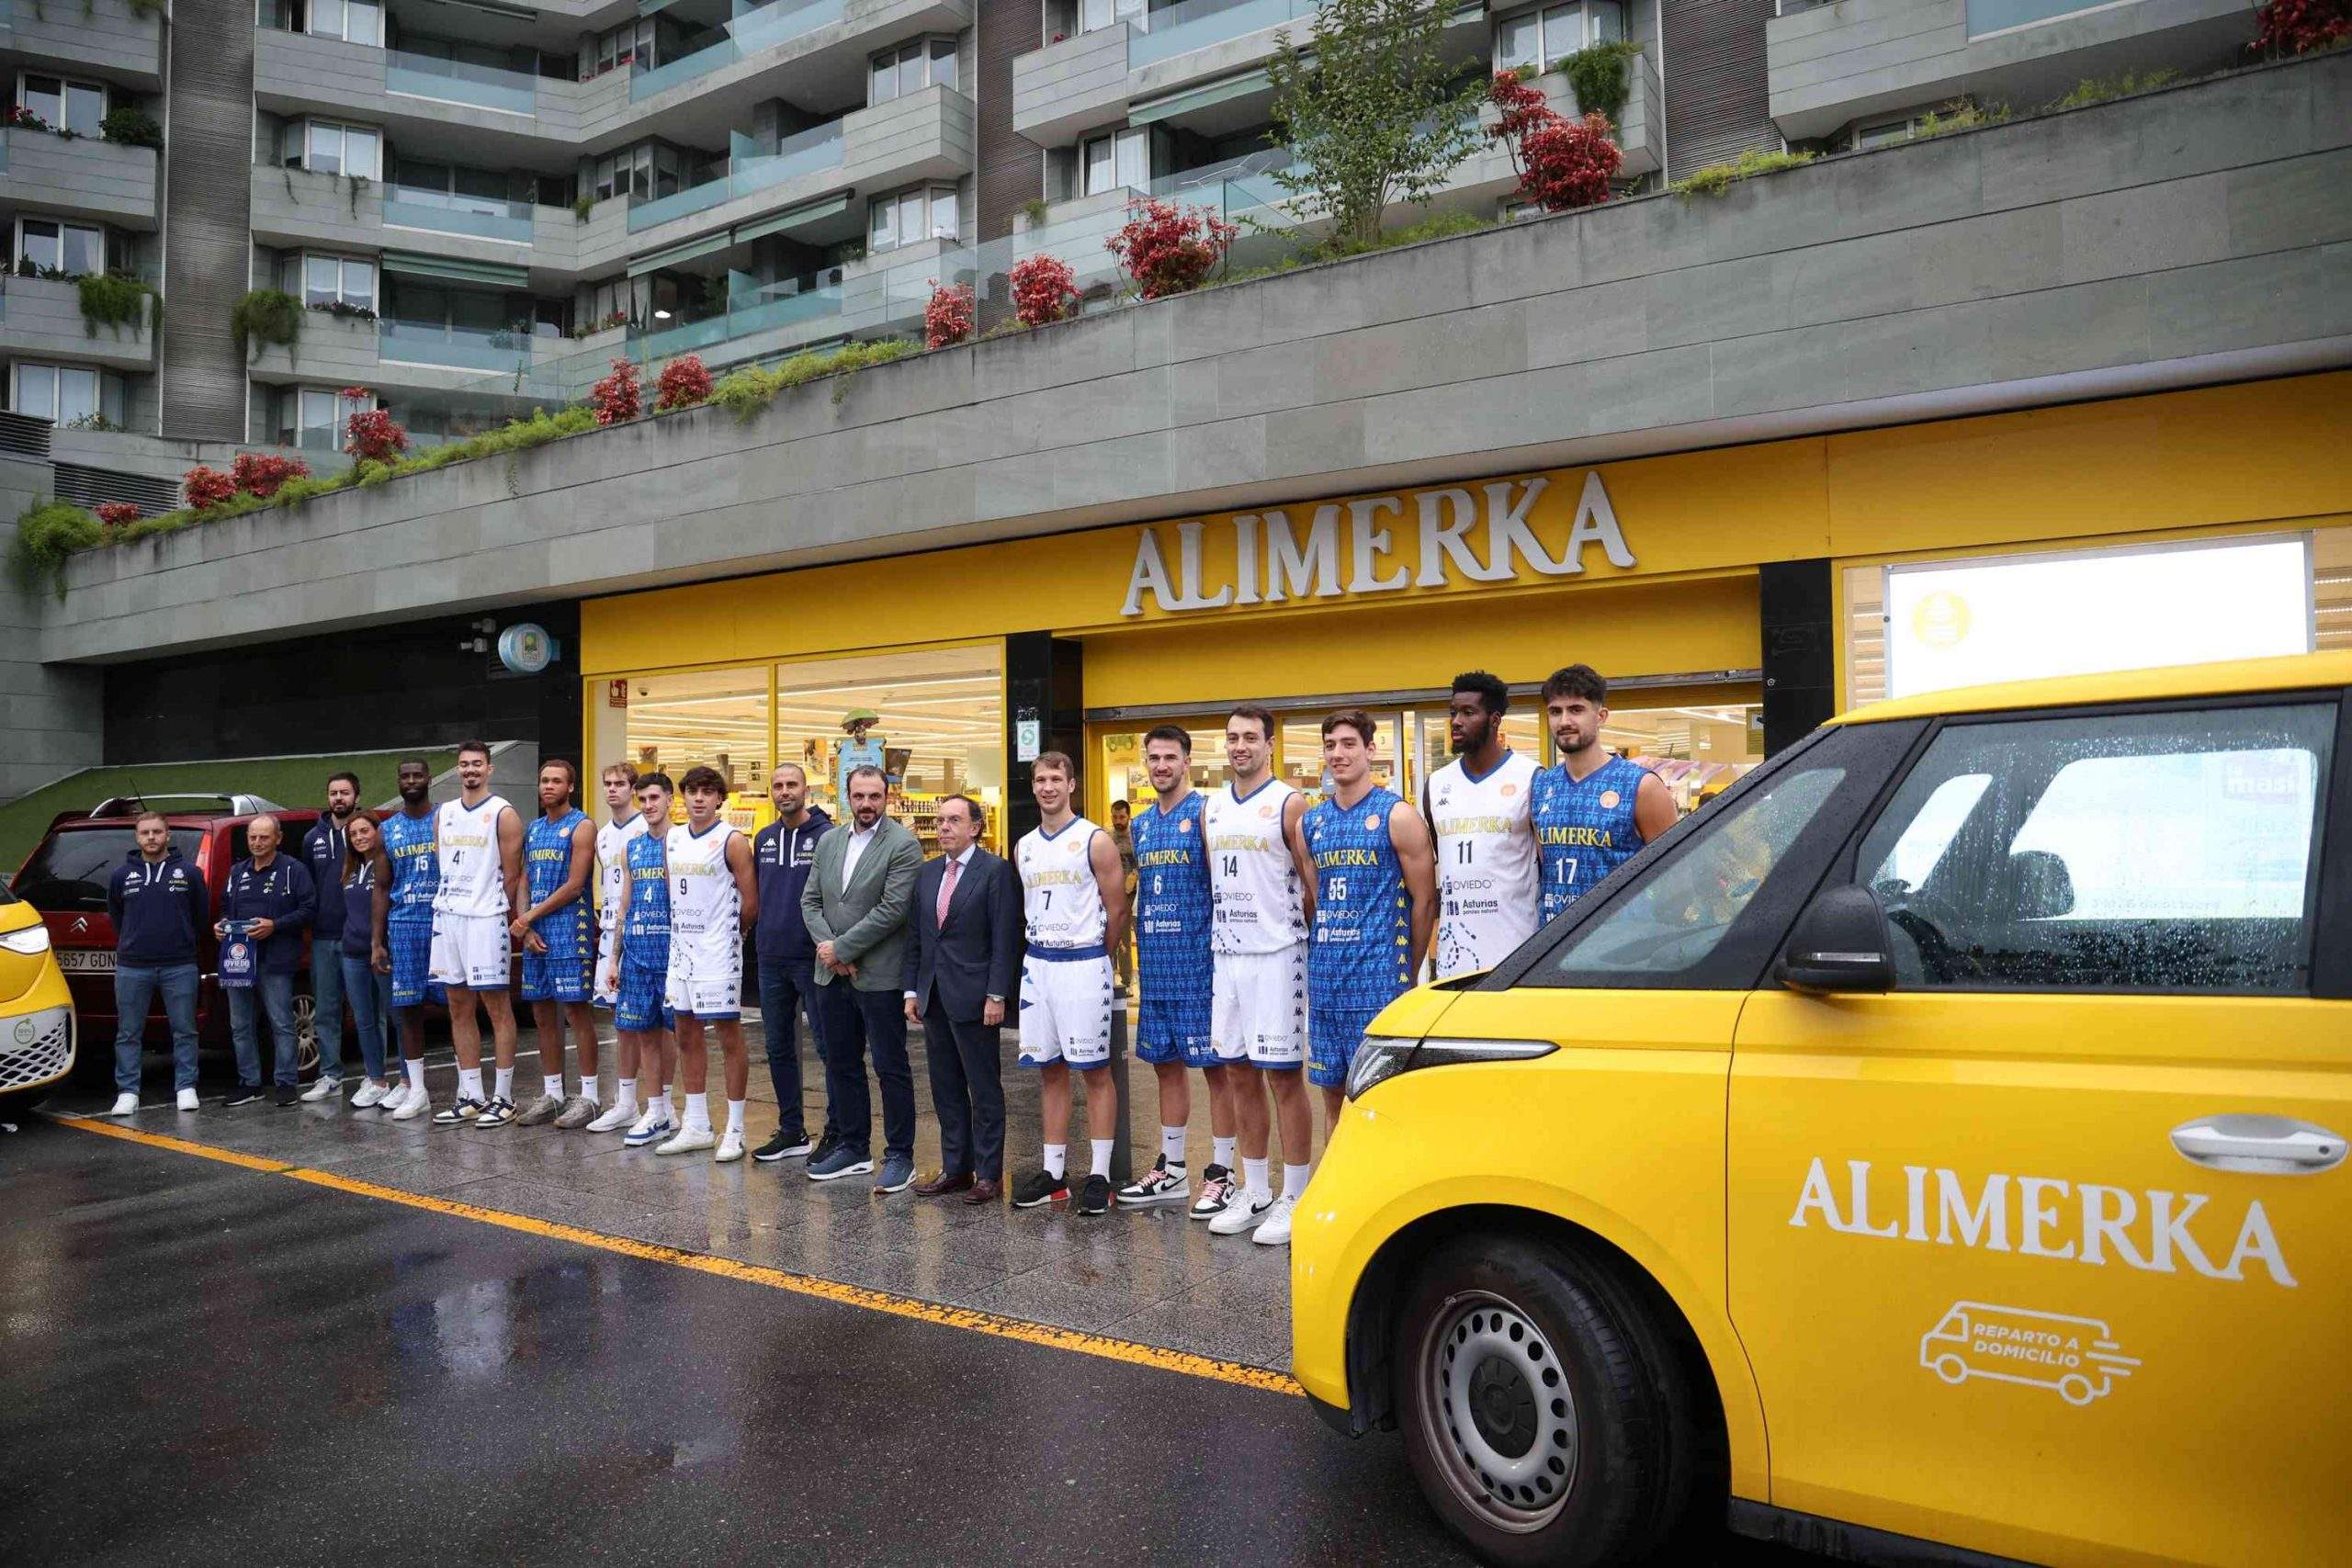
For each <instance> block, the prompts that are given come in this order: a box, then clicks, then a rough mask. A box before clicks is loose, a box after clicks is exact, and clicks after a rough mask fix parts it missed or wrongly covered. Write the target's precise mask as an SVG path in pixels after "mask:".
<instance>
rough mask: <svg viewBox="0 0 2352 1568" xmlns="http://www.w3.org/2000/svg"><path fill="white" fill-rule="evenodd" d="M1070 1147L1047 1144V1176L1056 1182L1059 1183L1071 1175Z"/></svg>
mask: <svg viewBox="0 0 2352 1568" xmlns="http://www.w3.org/2000/svg"><path fill="white" fill-rule="evenodd" d="M1068 1173H1069V1145H1068V1144H1047V1145H1046V1175H1047V1176H1050V1177H1052V1178H1053V1179H1055V1180H1056V1181H1059V1180H1060V1179H1062V1178H1063V1177H1064V1176H1065V1175H1067V1174H1068Z"/></svg>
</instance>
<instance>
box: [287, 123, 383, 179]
mask: <svg viewBox="0 0 2352 1568" xmlns="http://www.w3.org/2000/svg"><path fill="white" fill-rule="evenodd" d="M284 148H285V151H284V154H283V158H282V161H283V162H284V164H286V166H287V167H288V168H289V169H308V170H310V171H311V173H313V174H320V175H356V176H357V177H358V178H361V179H368V180H372V179H376V178H378V177H379V176H380V175H382V173H383V161H384V138H383V133H382V132H381V131H379V130H373V129H371V128H369V127H368V126H361V125H344V124H339V123H337V122H336V121H334V120H326V119H307V118H305V119H290V120H288V121H287V122H286V141H285V143H284Z"/></svg>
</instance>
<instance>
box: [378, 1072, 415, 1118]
mask: <svg viewBox="0 0 2352 1568" xmlns="http://www.w3.org/2000/svg"><path fill="white" fill-rule="evenodd" d="M408 1097H409V1087H408V1079H407V1078H406V1077H399V1078H395V1079H393V1080H392V1087H391V1088H390V1089H386V1090H385V1091H384V1098H383V1099H381V1100H378V1101H377V1102H376V1109H377V1110H379V1111H382V1112H383V1113H384V1114H385V1115H387V1116H390V1115H393V1114H396V1113H397V1112H398V1111H399V1110H400V1108H401V1106H403V1105H406V1104H407V1103H408Z"/></svg>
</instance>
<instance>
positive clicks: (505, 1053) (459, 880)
mask: <svg viewBox="0 0 2352 1568" xmlns="http://www.w3.org/2000/svg"><path fill="white" fill-rule="evenodd" d="M433 839H434V851H435V856H436V857H437V858H438V860H439V862H440V866H441V882H440V886H439V887H438V889H437V890H436V891H435V893H434V895H433V969H432V974H433V978H434V979H435V981H436V982H438V983H439V984H440V985H441V986H442V987H443V988H444V989H446V990H447V992H448V996H449V1039H450V1043H452V1044H453V1045H455V1046H456V1047H457V1051H458V1098H457V1101H456V1102H455V1103H454V1104H452V1105H451V1106H450V1107H449V1108H448V1109H447V1110H446V1111H438V1112H436V1113H435V1115H434V1118H433V1121H434V1123H435V1125H436V1126H442V1127H457V1126H462V1125H463V1124H465V1123H466V1122H472V1123H473V1124H474V1125H475V1126H477V1127H503V1126H505V1125H506V1123H508V1122H512V1121H514V1120H515V1006H514V1003H513V1002H512V1000H510V999H509V998H508V996H507V994H506V983H507V980H508V977H509V976H510V974H511V972H512V971H511V966H510V964H509V960H508V947H507V941H508V938H507V925H506V923H507V916H508V912H509V911H510V910H513V909H515V908H518V907H520V905H521V904H522V902H523V818H521V817H520V816H518V815H516V813H515V808H514V807H512V806H509V805H508V804H507V803H506V801H505V799H504V798H503V796H500V795H492V794H491V793H490V748H489V747H487V746H485V745H483V744H482V743H481V741H479V740H469V741H466V742H465V743H464V744H462V745H460V746H459V747H458V798H457V799H455V800H445V801H443V802H442V803H441V807H440V809H439V810H438V811H437V812H435V814H434V821H433ZM477 998H479V999H480V1000H481V1006H482V1010H483V1011H485V1012H487V1013H489V1014H490V1029H491V1035H492V1041H493V1042H494V1043H495V1045H496V1049H497V1053H498V1081H497V1087H496V1089H495V1091H494V1092H492V1094H491V1095H490V1097H489V1098H488V1100H487V1101H485V1100H484V1098H483V1095H482V1083H481V1026H480V1024H479V1023H478V1022H477V1021H476V1020H475V1017H474V1002H475V1000H476V999H477Z"/></svg>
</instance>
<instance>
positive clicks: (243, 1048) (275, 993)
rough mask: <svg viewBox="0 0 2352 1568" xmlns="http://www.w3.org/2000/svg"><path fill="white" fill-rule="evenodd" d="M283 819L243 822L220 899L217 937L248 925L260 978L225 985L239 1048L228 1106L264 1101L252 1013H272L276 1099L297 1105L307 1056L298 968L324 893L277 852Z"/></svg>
mask: <svg viewBox="0 0 2352 1568" xmlns="http://www.w3.org/2000/svg"><path fill="white" fill-rule="evenodd" d="M280 836H281V835H280V834H279V832H278V828H277V818H275V817H272V816H269V815H268V814H267V813H264V814H263V815H261V816H259V817H256V818H254V819H253V820H252V821H251V822H249V823H247V824H246V825H245V847H246V848H247V849H249V850H250V851H252V854H251V856H250V857H249V858H248V859H245V860H241V861H239V862H238V863H236V864H235V865H234V866H233V867H232V868H231V869H230V872H229V886H228V889H227V890H226V891H225V892H224V893H222V894H221V896H220V924H219V925H216V926H214V927H213V928H212V930H213V934H214V935H216V936H218V937H220V938H221V939H222V940H223V941H226V940H228V938H229V937H230V935H231V931H230V922H232V921H234V920H242V921H244V922H246V928H245V933H244V934H245V939H246V940H247V941H249V942H252V943H253V944H254V983H253V984H252V985H251V986H224V987H221V988H222V989H223V990H224V991H226V992H227V993H228V996H229V1033H230V1035H231V1037H232V1039H233V1040H234V1041H235V1042H236V1046H237V1087H236V1088H235V1089H232V1090H231V1091H230V1094H229V1098H228V1099H227V1100H225V1101H224V1102H223V1103H225V1104H229V1105H250V1104H252V1103H253V1102H254V1100H259V1099H260V1098H261V1043H260V1041H259V1040H258V1039H257V1038H256V1037H255V1034H254V1009H255V1008H256V1007H259V1008H260V1009H262V1010H264V1011H266V1012H267V1013H268V1014H269V1032H270V1036H271V1038H272V1039H273V1040H274V1041H275V1042H276V1043H277V1103H278V1104H280V1105H291V1104H293V1103H294V1100H295V1091H294V1080H295V1078H296V1077H298V1076H300V1072H301V1056H300V1051H299V1049H298V1047H297V1045H296V1043H295V1035H294V972H295V971H296V970H297V969H300V967H301V966H302V928H303V927H305V926H307V925H309V924H310V923H311V913H312V911H313V910H314V909H315V908H316V907H317V900H318V895H317V893H316V892H315V891H314V890H313V889H312V888H311V874H310V873H309V872H308V871H305V870H304V869H303V868H302V863H301V862H300V861H298V860H296V859H294V858H293V857H292V856H291V855H282V854H280V853H278V852H277V845H278V840H279V838H280Z"/></svg>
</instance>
